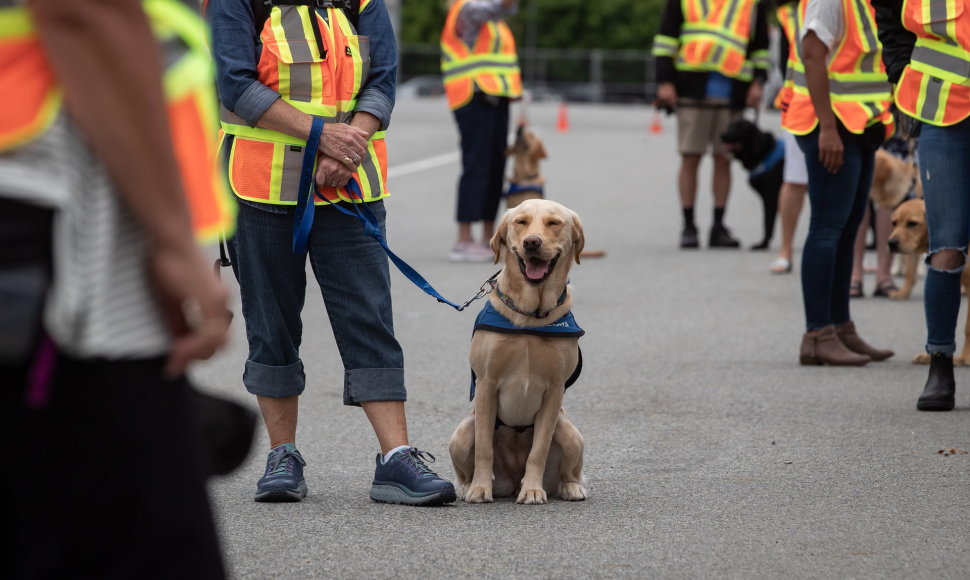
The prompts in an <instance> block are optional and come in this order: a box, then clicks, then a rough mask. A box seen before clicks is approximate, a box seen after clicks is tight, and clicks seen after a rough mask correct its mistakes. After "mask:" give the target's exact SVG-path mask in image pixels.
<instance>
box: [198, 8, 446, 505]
mask: <svg viewBox="0 0 970 580" xmlns="http://www.w3.org/2000/svg"><path fill="white" fill-rule="evenodd" d="M324 4H326V3H320V2H314V1H311V0H307V1H306V2H299V1H297V2H294V1H292V0H287V1H280V2H275V1H273V2H268V3H259V5H258V6H257V8H261V9H262V11H260V10H259V9H257V10H256V12H254V11H253V8H252V6H253V5H254V4H253V3H252V2H250V0H211V1H210V2H209V4H208V8H207V17H208V19H209V22H210V25H211V28H212V41H211V47H212V53H213V57H214V60H215V64H216V74H217V85H218V91H219V98H220V101H221V103H222V127H223V130H224V132H225V136H224V139H223V142H222V149H223V151H224V152H225V155H226V159H227V171H228V179H229V184H230V186H231V188H232V190H233V192H234V193H235V194H236V196H237V197H238V198H239V199H240V209H239V218H238V225H237V231H236V235H235V237H234V238H233V239H232V240H231V241H230V245H229V251H230V257H231V259H232V262H233V266H234V272H235V274H236V278H237V280H238V281H239V288H240V296H241V299H242V312H243V317H244V318H245V321H246V336H247V339H248V341H249V358H248V360H247V361H246V367H245V372H244V373H243V383H244V384H245V386H246V389H247V390H248V391H249V392H250V393H252V394H253V395H255V396H256V400H257V402H258V404H259V408H260V411H261V413H262V416H263V421H264V423H265V425H266V430H267V434H268V436H269V445H270V451H269V454H268V457H267V460H266V470H265V472H264V475H263V477H261V478H260V479H259V481H258V482H257V484H256V494H255V499H256V501H268V502H277V501H299V500H300V499H302V498H303V497H305V496H306V494H307V486H306V480H305V478H304V476H303V467H304V465H305V463H306V462H305V460H304V458H303V456H302V454H301V453H300V452H299V451H298V450H297V447H296V428H297V418H298V411H299V401H300V395H301V394H302V393H303V391H304V387H305V384H306V377H305V374H304V369H303V362H302V361H301V360H300V353H299V349H300V343H301V337H302V331H303V324H302V320H301V317H300V312H301V310H302V308H303V302H304V297H305V294H306V261H307V257H308V256H309V260H310V265H311V267H312V269H313V272H314V275H315V277H316V280H317V283H318V284H319V286H320V290H321V292H322V294H323V298H324V301H325V303H326V306H327V313H328V315H329V317H330V325H331V327H332V329H333V333H334V337H335V338H336V342H337V348H338V350H339V351H340V356H341V360H342V361H343V365H344V369H345V375H344V387H343V402H344V404H345V405H352V406H359V407H362V408H363V410H364V413H365V414H366V415H367V418H368V420H369V421H370V424H371V426H372V427H373V429H374V433H375V434H376V436H377V440H378V444H379V445H380V453H379V454H378V455H377V458H376V470H375V475H374V481H373V484H372V486H371V491H370V497H371V498H372V499H373V500H374V501H380V502H395V503H406V504H441V503H448V502H453V501H454V500H455V490H454V486H453V485H452V484H451V483H450V482H448V481H445V480H443V479H441V478H439V477H438V476H437V475H435V474H434V472H432V471H431V470H430V469H429V468H428V466H427V465H426V464H425V463H424V458H431V459H433V456H431V455H430V454H426V453H424V452H422V451H419V450H418V449H416V448H414V447H411V446H410V444H409V440H408V430H407V421H406V418H405V411H404V401H405V399H406V398H407V393H406V390H405V385H404V358H403V353H402V351H401V346H400V344H398V342H397V339H396V338H395V336H394V326H393V319H392V310H391V295H390V272H389V269H388V261H387V256H386V255H385V254H384V252H383V250H382V248H381V246H380V245H379V243H378V242H377V241H376V240H374V239H373V238H372V237H370V236H369V235H368V234H367V233H366V232H365V230H364V229H363V227H362V225H361V223H360V222H359V221H358V220H357V218H356V217H354V216H348V215H345V214H343V213H341V212H340V211H338V209H337V208H336V207H335V204H337V203H339V204H341V205H343V206H345V207H349V206H350V204H351V203H355V202H354V201H353V199H354V198H351V194H350V189H348V185H349V183H350V181H351V179H353V180H354V181H355V182H356V183H357V184H359V188H360V194H359V197H357V198H356V201H357V202H363V203H366V205H367V206H368V207H369V209H370V211H371V212H372V213H373V214H374V215H375V216H376V218H377V220H378V222H379V227H380V229H381V230H382V231H383V229H384V223H385V217H386V215H385V209H384V202H383V198H384V197H386V196H387V195H388V190H387V184H386V179H387V149H386V146H385V144H384V131H385V130H386V129H387V126H388V123H389V121H390V117H391V109H392V107H393V104H394V91H395V83H396V81H395V79H396V75H397V48H396V45H395V41H394V32H393V29H392V28H391V23H390V18H389V16H388V13H387V8H386V6H385V4H384V2H383V0H362V1H361V2H352V3H351V5H356V6H357V7H358V9H357V10H354V9H353V8H347V9H344V8H337V7H332V6H330V7H328V6H324ZM321 120H322V121H323V129H322V132H321V133H317V130H313V129H312V127H313V126H314V124H315V123H319V122H320V121H321ZM311 131H313V133H314V134H313V135H311ZM317 137H320V139H319V146H318V148H317V149H316V150H312V149H311V150H310V151H308V152H306V151H304V148H307V147H310V146H309V145H308V141H313V140H314V139H316V138H317ZM307 160H309V162H306V161H307ZM304 169H305V171H306V173H307V176H308V177H309V172H310V171H315V173H314V178H315V181H316V184H317V186H318V187H314V189H316V190H317V192H318V195H319V197H317V198H316V201H315V202H314V199H309V203H308V205H310V207H311V208H312V207H313V204H314V203H316V204H317V205H316V211H315V217H314V218H313V220H312V225H311V226H310V229H309V233H308V237H307V238H304V240H305V241H304V243H305V244H306V250H305V251H304V249H303V248H301V247H300V246H299V245H298V244H297V243H296V242H295V239H294V211H295V207H294V206H296V205H297V200H298V198H299V197H301V196H302V198H303V199H304V200H307V199H308V197H307V196H308V195H309V188H308V190H305V191H300V182H301V178H302V176H303V174H304ZM308 185H312V184H308ZM304 219H306V218H305V217H304ZM301 223H302V224H304V225H305V222H301Z"/></svg>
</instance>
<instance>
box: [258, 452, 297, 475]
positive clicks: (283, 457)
mask: <svg viewBox="0 0 970 580" xmlns="http://www.w3.org/2000/svg"><path fill="white" fill-rule="evenodd" d="M297 463H299V464H300V465H306V461H304V459H303V456H302V455H300V452H299V451H297V450H295V449H294V450H292V451H291V450H289V449H284V450H283V451H281V452H279V453H277V454H275V455H273V456H272V457H270V460H269V463H268V464H267V465H266V475H280V474H282V473H286V474H292V473H293V470H294V468H295V467H296V464H297Z"/></svg>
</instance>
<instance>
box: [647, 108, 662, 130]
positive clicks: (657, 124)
mask: <svg viewBox="0 0 970 580" xmlns="http://www.w3.org/2000/svg"><path fill="white" fill-rule="evenodd" d="M650 132H651V133H653V134H654V135H659V134H661V133H663V132H664V125H663V123H662V122H661V121H660V111H654V112H653V121H651V123H650Z"/></svg>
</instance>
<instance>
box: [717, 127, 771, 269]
mask: <svg viewBox="0 0 970 580" xmlns="http://www.w3.org/2000/svg"><path fill="white" fill-rule="evenodd" d="M721 141H723V142H724V143H725V144H726V145H727V146H728V149H729V150H730V151H731V154H732V155H733V156H734V158H735V159H737V160H738V161H740V162H741V165H742V166H743V167H744V168H745V169H747V170H748V184H749V185H751V188H752V189H754V190H755V192H756V193H757V194H758V195H759V196H760V197H761V204H762V206H763V208H764V237H763V238H762V239H761V241H760V242H758V243H757V244H755V245H753V246H751V249H752V250H766V249H768V246H769V245H770V244H771V238H772V236H773V235H774V231H775V217H776V216H777V214H778V194H779V192H780V191H781V184H782V181H783V180H784V171H785V144H784V142H782V140H781V139H776V138H775V136H774V135H772V134H771V133H768V132H766V131H762V130H761V129H759V128H758V126H757V125H755V124H754V123H752V122H751V121H748V120H747V119H738V120H736V121H734V122H732V123H731V124H730V125H728V128H727V130H726V131H724V134H722V135H721Z"/></svg>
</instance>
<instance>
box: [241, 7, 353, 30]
mask: <svg viewBox="0 0 970 580" xmlns="http://www.w3.org/2000/svg"><path fill="white" fill-rule="evenodd" d="M250 5H251V7H252V9H253V22H255V23H256V30H257V31H259V30H260V29H261V28H262V27H263V23H264V22H266V19H267V18H269V13H270V11H271V10H272V9H273V6H312V7H313V8H339V9H341V10H343V11H344V14H346V15H347V20H349V21H350V24H351V25H353V27H354V30H357V25H358V23H359V22H360V0H250Z"/></svg>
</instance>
